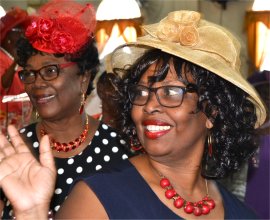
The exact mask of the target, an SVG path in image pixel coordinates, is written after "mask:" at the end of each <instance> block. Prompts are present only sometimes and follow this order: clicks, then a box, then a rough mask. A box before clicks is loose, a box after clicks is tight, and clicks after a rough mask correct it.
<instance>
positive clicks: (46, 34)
mask: <svg viewBox="0 0 270 220" xmlns="http://www.w3.org/2000/svg"><path fill="white" fill-rule="evenodd" d="M53 26H54V22H53V20H51V19H43V18H41V19H39V20H38V24H37V34H38V36H40V37H42V38H43V39H44V40H46V41H49V40H50V37H51V34H52V31H53Z"/></svg>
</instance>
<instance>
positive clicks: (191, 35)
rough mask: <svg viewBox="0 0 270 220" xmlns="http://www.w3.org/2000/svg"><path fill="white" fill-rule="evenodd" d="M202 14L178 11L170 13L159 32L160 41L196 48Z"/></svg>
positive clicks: (161, 24)
mask: <svg viewBox="0 0 270 220" xmlns="http://www.w3.org/2000/svg"><path fill="white" fill-rule="evenodd" d="M199 20H200V14H199V13H197V12H190V11H178V12H172V13H169V15H168V17H166V18H165V19H163V20H162V21H161V22H160V23H159V25H158V30H157V36H158V38H159V39H160V40H166V41H172V42H176V43H180V44H181V45H183V46H194V45H196V44H197V43H198V41H199V34H198V30H197V25H198V22H199Z"/></svg>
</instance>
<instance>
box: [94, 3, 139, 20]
mask: <svg viewBox="0 0 270 220" xmlns="http://www.w3.org/2000/svg"><path fill="white" fill-rule="evenodd" d="M96 17H97V20H98V21H104V20H117V19H133V18H139V17H141V10H140V7H139V5H138V3H137V2H136V0H102V1H101V3H100V4H99V6H98V8H97V13H96Z"/></svg>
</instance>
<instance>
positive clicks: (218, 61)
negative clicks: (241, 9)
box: [109, 10, 266, 128]
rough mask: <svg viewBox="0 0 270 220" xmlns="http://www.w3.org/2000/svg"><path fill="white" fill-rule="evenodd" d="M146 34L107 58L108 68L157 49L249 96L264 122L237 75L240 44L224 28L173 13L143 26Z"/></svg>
mask: <svg viewBox="0 0 270 220" xmlns="http://www.w3.org/2000/svg"><path fill="white" fill-rule="evenodd" d="M143 28H144V30H145V32H146V34H145V35H144V36H142V37H139V38H138V39H137V41H136V42H134V43H128V44H125V45H122V46H120V47H118V48H116V49H115V50H114V52H113V53H112V54H111V55H110V57H109V59H110V64H111V67H110V68H112V69H113V68H124V67H125V66H129V65H132V64H133V63H134V62H135V61H136V60H137V59H138V58H139V57H141V56H142V54H143V53H145V52H146V51H147V50H149V49H152V48H157V49H160V50H162V51H164V52H166V53H169V54H172V55H175V56H177V57H181V58H183V59H185V60H188V61H190V62H192V63H194V64H197V65H199V66H201V67H203V68H205V69H207V70H209V71H211V72H213V73H215V74H217V75H218V76H220V77H222V78H223V79H225V80H227V81H229V82H231V83H233V84H234V85H236V86H237V87H239V88H241V89H242V90H244V91H245V92H246V93H248V94H249V96H250V97H249V99H250V100H251V101H252V103H254V105H255V107H256V115H257V122H256V125H255V128H257V127H259V126H261V125H262V124H263V122H264V121H265V118H266V109H265V107H264V104H263V102H262V100H261V98H260V96H259V95H258V93H257V92H256V90H255V89H254V88H253V86H252V85H251V84H249V83H248V82H247V80H246V79H244V77H243V76H242V75H241V73H240V57H239V55H240V43H239V41H238V40H237V39H236V38H235V37H234V36H233V35H232V34H231V33H230V32H229V31H228V30H226V29H225V28H223V27H221V26H219V25H216V24H214V23H211V22H208V21H206V20H203V19H201V14H200V13H198V12H195V11H185V10H183V11H174V12H171V13H169V14H168V16H167V17H165V18H164V19H162V20H161V21H160V22H159V23H156V24H151V25H146V26H143Z"/></svg>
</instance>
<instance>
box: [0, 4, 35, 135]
mask: <svg viewBox="0 0 270 220" xmlns="http://www.w3.org/2000/svg"><path fill="white" fill-rule="evenodd" d="M27 20H28V14H27V12H26V11H25V10H22V9H20V8H18V7H16V8H13V9H12V10H10V11H9V12H8V13H7V14H6V15H5V16H4V17H2V18H1V25H0V27H1V34H0V41H1V47H0V75H1V92H0V94H1V96H0V98H1V105H0V106H1V108H0V130H1V132H2V133H4V134H5V133H6V127H7V125H8V124H10V123H12V124H15V125H16V127H17V128H18V129H19V128H21V127H23V126H26V125H27V124H28V123H29V121H30V116H31V109H32V107H31V104H30V103H29V102H25V103H24V104H22V102H13V103H12V102H10V103H8V102H7V103H2V98H3V96H4V95H18V94H20V93H23V92H24V86H23V83H22V82H21V81H20V79H19V77H18V74H16V73H17V70H18V65H17V62H16V51H15V44H16V42H17V40H18V38H19V37H20V36H22V34H23V31H24V25H25V24H26V23H27Z"/></svg>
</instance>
